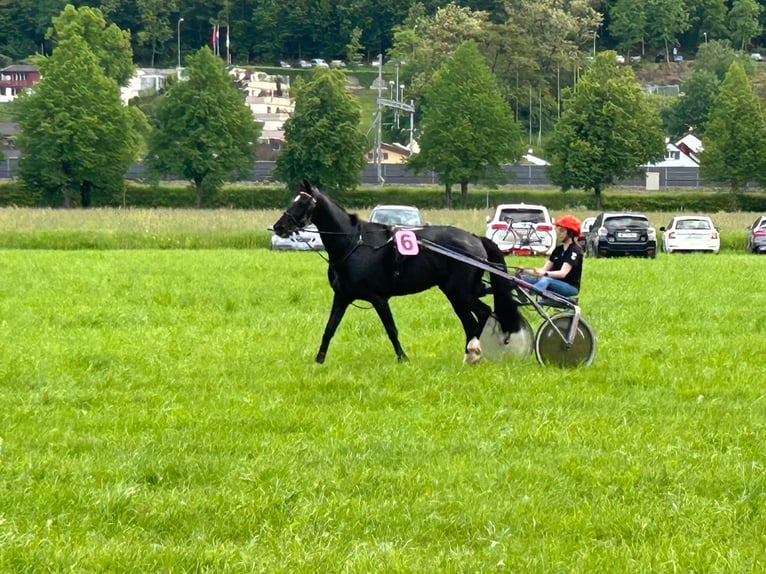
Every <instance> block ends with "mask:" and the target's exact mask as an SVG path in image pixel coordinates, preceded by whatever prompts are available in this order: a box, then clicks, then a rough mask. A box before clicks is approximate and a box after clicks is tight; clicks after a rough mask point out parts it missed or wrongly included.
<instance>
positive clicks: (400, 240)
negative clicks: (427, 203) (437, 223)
mask: <svg viewBox="0 0 766 574" xmlns="http://www.w3.org/2000/svg"><path fill="white" fill-rule="evenodd" d="M394 239H395V240H396V250H397V251H398V252H399V253H400V254H401V255H417V254H418V253H419V252H420V247H419V246H418V238H417V237H416V236H415V232H414V231H412V230H411V229H399V230H398V231H397V232H396V233H394Z"/></svg>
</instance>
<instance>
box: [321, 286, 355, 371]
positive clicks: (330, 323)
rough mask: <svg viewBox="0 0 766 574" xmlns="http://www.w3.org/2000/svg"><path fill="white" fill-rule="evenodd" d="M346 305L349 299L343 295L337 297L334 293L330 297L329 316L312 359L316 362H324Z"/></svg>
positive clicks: (346, 307)
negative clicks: (320, 341)
mask: <svg viewBox="0 0 766 574" xmlns="http://www.w3.org/2000/svg"><path fill="white" fill-rule="evenodd" d="M348 305H349V301H348V300H347V299H346V298H345V297H339V296H338V294H337V293H336V294H335V296H334V297H333V299H332V309H330V318H329V319H327V325H325V328H324V333H323V334H322V343H321V344H320V345H319V351H318V352H317V356H316V359H314V360H315V361H316V362H317V363H324V360H325V357H326V356H327V348H328V347H329V346H330V341H331V340H332V337H333V335H335V331H336V329H337V328H338V325H340V322H341V320H342V319H343V315H345V313H346V309H348Z"/></svg>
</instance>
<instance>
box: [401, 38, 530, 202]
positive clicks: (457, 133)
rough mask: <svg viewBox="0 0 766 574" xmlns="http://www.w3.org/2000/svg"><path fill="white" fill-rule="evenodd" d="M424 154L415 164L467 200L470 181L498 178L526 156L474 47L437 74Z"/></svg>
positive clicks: (429, 96)
mask: <svg viewBox="0 0 766 574" xmlns="http://www.w3.org/2000/svg"><path fill="white" fill-rule="evenodd" d="M421 131H422V135H421V137H420V153H419V154H417V155H415V156H413V157H412V158H411V160H410V165H412V167H413V168H414V169H415V170H416V171H423V170H433V171H435V172H436V173H438V174H439V178H440V180H441V181H442V182H443V183H444V185H445V199H446V204H447V206H448V207H449V206H451V189H452V185H454V184H456V183H459V184H460V192H461V196H462V198H463V200H465V198H466V195H467V193H468V184H469V182H476V181H477V180H479V179H483V178H497V177H499V176H500V175H501V174H502V169H501V166H502V164H503V163H506V162H510V161H515V160H517V159H518V158H519V157H521V154H522V153H523V147H522V141H521V133H520V130H519V127H518V124H516V121H515V120H514V119H513V114H512V113H511V109H510V108H509V107H508V104H507V103H506V102H505V100H504V99H503V96H502V94H501V93H500V89H499V88H498V87H497V84H496V83H495V79H494V77H493V76H492V73H491V72H490V71H489V68H488V67H487V64H486V62H485V60H484V58H483V57H482V55H481V54H480V53H479V49H478V47H477V46H476V43H475V42H471V41H469V42H465V43H464V44H463V45H462V46H460V48H458V50H457V51H456V52H455V54H454V55H453V56H452V57H451V58H450V59H449V60H447V61H446V62H445V63H444V64H442V66H441V68H439V70H438V71H437V72H436V74H434V76H433V78H432V80H431V84H430V86H429V87H428V88H427V90H426V94H425V109H424V110H423V121H422V123H421Z"/></svg>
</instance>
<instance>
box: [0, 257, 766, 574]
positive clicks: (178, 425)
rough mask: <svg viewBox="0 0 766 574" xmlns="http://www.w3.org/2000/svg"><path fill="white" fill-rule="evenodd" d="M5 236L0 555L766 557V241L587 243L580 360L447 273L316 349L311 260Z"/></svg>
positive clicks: (344, 568)
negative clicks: (648, 254)
mask: <svg viewBox="0 0 766 574" xmlns="http://www.w3.org/2000/svg"><path fill="white" fill-rule="evenodd" d="M0 255H1V256H2V259H3V261H4V266H3V267H4V272H3V274H2V275H1V276H0V329H2V331H1V332H2V337H3V341H4V345H3V347H2V351H1V354H0V381H2V384H0V571H2V572H41V571H46V572H62V571H76V572H136V573H139V572H141V573H143V572H231V573H235V572H236V573H240V572H488V571H501V572H540V573H549V572H583V573H585V572H588V573H590V572H757V571H763V570H764V569H766V551H765V550H764V548H766V544H764V541H765V540H766V520H764V510H765V509H766V474H765V473H766V451H765V450H764V444H766V397H764V386H763V383H762V380H763V372H764V363H765V362H766V361H765V359H764V357H766V326H765V325H766V323H764V320H763V309H764V308H766V294H764V291H763V290H762V289H761V288H760V284H761V282H762V281H761V280H760V279H758V278H762V277H763V276H764V275H763V273H764V272H763V265H764V263H766V259H764V258H759V257H755V256H747V255H744V254H741V255H740V254H725V255H720V256H705V255H690V256H667V255H664V254H661V255H659V256H658V258H657V259H656V260H640V259H614V260H612V259H609V260H604V259H596V260H591V259H588V260H586V264H585V283H584V286H583V294H582V298H581V304H582V307H583V311H584V316H585V317H586V318H587V319H588V321H589V322H590V323H591V325H592V326H593V328H594V329H595V331H596V334H597V337H598V353H597V356H596V360H595V361H594V364H593V365H592V366H591V367H589V368H580V369H572V370H561V369H556V368H550V367H540V366H538V365H537V363H536V362H535V360H534V358H531V357H530V358H526V359H515V360H514V359H507V360H503V361H496V362H491V361H486V362H483V363H482V364H480V365H478V366H476V367H468V366H464V365H463V364H462V350H463V338H462V337H463V336H462V330H461V329H460V326H459V323H458V321H457V319H456V318H455V316H454V315H453V314H452V311H451V310H450V308H449V305H448V304H447V302H446V300H445V299H444V298H443V296H442V295H441V294H440V293H439V292H438V291H437V290H432V291H428V292H426V293H423V294H419V295H413V296H409V297H405V298H398V299H394V300H393V301H392V308H393V311H394V315H395V317H396V320H397V322H398V327H399V331H400V336H401V340H402V343H403V345H404V347H405V350H406V351H407V352H408V354H409V356H410V359H411V360H410V362H408V363H405V364H397V363H396V361H395V358H394V353H393V350H392V348H391V345H390V344H389V342H388V340H387V339H386V337H385V334H384V332H383V328H382V326H381V325H380V322H379V321H378V319H377V317H376V316H375V314H374V311H372V310H369V309H366V308H364V307H366V306H365V305H361V306H360V307H361V308H351V309H349V311H348V313H347V315H346V317H345V319H344V322H343V323H342V324H341V326H340V329H339V330H338V333H337V334H336V337H335V339H334V340H333V342H332V344H331V346H330V351H329V354H328V359H327V363H326V364H324V365H316V364H314V363H313V357H314V354H315V353H316V350H317V347H318V345H319V339H320V337H321V333H322V330H323V328H324V323H325V320H326V317H327V314H328V311H329V306H330V298H331V293H330V289H329V287H328V285H327V281H326V263H325V262H324V261H323V260H322V259H321V258H320V257H318V256H317V255H315V254H312V253H274V252H270V251H268V250H265V249H254V250H247V249H205V250H193V249H186V250H138V249H137V250H117V251H89V250H80V251H52V250H2V251H0ZM509 263H512V264H523V265H528V264H529V263H532V261H529V260H525V259H524V260H520V259H516V260H509Z"/></svg>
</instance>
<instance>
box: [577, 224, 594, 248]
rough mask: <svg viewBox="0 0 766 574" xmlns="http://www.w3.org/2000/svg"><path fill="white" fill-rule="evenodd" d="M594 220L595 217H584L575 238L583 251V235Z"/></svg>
mask: <svg viewBox="0 0 766 574" xmlns="http://www.w3.org/2000/svg"><path fill="white" fill-rule="evenodd" d="M594 221H596V218H595V217H586V218H585V219H583V220H582V223H581V224H580V237H578V238H577V241H578V243H579V244H580V247H582V249H583V251H585V236H586V235H587V234H588V232H589V231H590V228H591V227H593V222H594Z"/></svg>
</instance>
